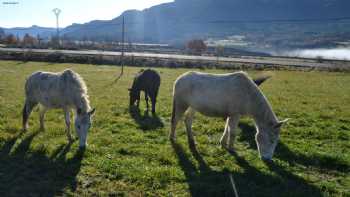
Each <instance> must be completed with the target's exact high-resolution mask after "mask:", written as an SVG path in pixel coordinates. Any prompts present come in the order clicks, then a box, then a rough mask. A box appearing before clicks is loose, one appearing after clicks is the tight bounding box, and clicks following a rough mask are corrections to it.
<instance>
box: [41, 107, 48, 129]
mask: <svg viewBox="0 0 350 197" xmlns="http://www.w3.org/2000/svg"><path fill="white" fill-rule="evenodd" d="M47 110H48V108H47V107H45V106H42V105H41V106H40V130H41V131H45V124H44V119H45V113H46V112H47Z"/></svg>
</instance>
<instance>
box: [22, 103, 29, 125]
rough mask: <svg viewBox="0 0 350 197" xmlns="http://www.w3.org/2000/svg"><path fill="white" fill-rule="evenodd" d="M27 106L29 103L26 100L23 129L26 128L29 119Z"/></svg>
mask: <svg viewBox="0 0 350 197" xmlns="http://www.w3.org/2000/svg"><path fill="white" fill-rule="evenodd" d="M27 106H28V104H27V102H25V103H24V107H23V110H22V126H23V130H25V129H26V125H27V120H28V115H27Z"/></svg>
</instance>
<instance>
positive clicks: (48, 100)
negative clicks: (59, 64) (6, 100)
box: [23, 70, 95, 147]
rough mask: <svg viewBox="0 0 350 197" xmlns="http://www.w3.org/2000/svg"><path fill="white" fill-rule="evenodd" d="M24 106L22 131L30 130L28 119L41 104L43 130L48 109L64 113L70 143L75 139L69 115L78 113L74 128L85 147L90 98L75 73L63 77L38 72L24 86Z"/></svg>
mask: <svg viewBox="0 0 350 197" xmlns="http://www.w3.org/2000/svg"><path fill="white" fill-rule="evenodd" d="M25 95H26V99H25V105H24V108H23V130H24V131H26V130H27V129H28V119H29V115H30V113H31V111H32V110H33V108H34V107H35V106H36V105H37V104H40V129H41V130H45V127H44V115H45V112H46V111H47V110H48V109H52V108H61V109H63V110H64V113H65V122H66V133H67V137H68V141H69V142H72V141H73V138H72V135H71V132H70V111H71V109H72V108H74V109H75V111H76V115H75V128H76V131H77V134H78V137H79V146H80V147H85V146H86V140H87V133H88V130H89V128H90V127H91V117H92V116H93V114H94V112H95V109H92V110H91V107H90V104H89V96H88V95H87V88H86V85H85V82H84V81H83V79H82V78H81V77H80V76H79V74H77V73H75V72H73V71H72V70H65V71H63V72H62V73H51V72H35V73H33V74H32V75H31V76H29V78H28V79H27V81H26V84H25Z"/></svg>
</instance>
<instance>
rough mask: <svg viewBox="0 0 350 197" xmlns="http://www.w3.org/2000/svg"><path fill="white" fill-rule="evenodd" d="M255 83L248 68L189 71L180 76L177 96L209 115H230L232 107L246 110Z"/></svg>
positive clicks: (180, 100)
mask: <svg viewBox="0 0 350 197" xmlns="http://www.w3.org/2000/svg"><path fill="white" fill-rule="evenodd" d="M253 86H254V82H252V80H251V79H250V78H249V77H248V76H247V74H246V73H244V72H236V73H230V74H208V73H200V72H187V73H185V74H183V75H182V76H180V77H179V78H178V79H177V80H176V82H175V85H174V98H176V99H177V100H178V101H179V102H184V103H186V105H188V106H190V107H192V108H194V109H195V110H197V111H200V112H202V113H203V114H205V115H209V116H211V115H212V116H226V115H227V114H229V113H233V112H232V110H238V111H239V112H241V113H244V111H245V110H246V107H245V104H246V101H247V100H249V95H250V93H249V91H250V90H251V89H252V87H253ZM236 112H237V111H236Z"/></svg>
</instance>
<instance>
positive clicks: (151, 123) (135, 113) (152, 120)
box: [129, 106, 164, 131]
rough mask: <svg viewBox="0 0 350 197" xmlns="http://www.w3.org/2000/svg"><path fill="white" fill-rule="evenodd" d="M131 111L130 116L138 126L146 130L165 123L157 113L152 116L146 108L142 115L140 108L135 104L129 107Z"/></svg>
mask: <svg viewBox="0 0 350 197" xmlns="http://www.w3.org/2000/svg"><path fill="white" fill-rule="evenodd" d="M129 113H130V116H131V117H132V118H133V119H134V120H135V122H136V123H137V124H138V126H139V127H140V128H141V129H142V130H144V131H148V130H154V129H158V128H163V127H164V123H163V122H162V120H161V119H160V118H159V116H158V115H157V114H152V116H150V115H149V112H148V111H147V110H146V111H145V112H144V114H143V115H142V114H141V112H140V109H138V108H137V107H135V106H131V107H129Z"/></svg>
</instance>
